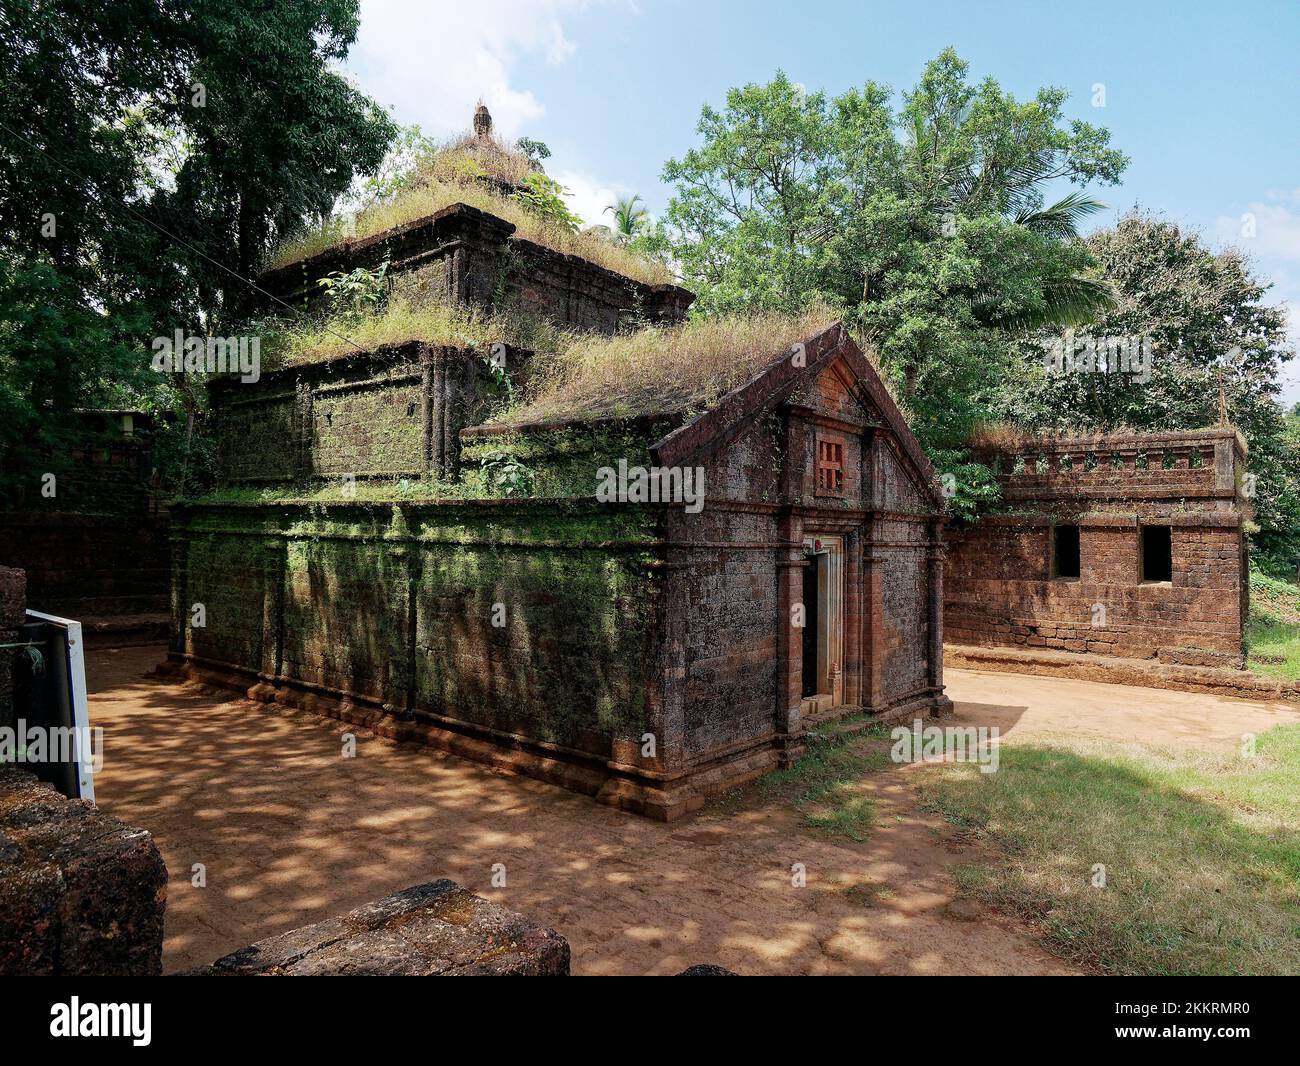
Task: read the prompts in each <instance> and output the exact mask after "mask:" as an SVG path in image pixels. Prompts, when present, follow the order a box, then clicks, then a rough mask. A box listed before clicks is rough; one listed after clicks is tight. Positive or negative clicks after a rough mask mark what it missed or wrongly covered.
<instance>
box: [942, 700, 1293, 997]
mask: <svg viewBox="0 0 1300 1066" xmlns="http://www.w3.org/2000/svg"><path fill="white" fill-rule="evenodd" d="M921 789H922V795H923V799H924V802H925V803H926V805H927V806H928V807H929V808H930V809H933V810H935V811H937V812H939V813H940V814H941V815H942V816H943V817H944V818H946V819H947V820H948V821H950V822H951V823H953V824H955V825H958V826H961V827H963V828H965V829H968V830H970V831H972V832H974V833H976V834H977V835H979V836H981V837H983V838H984V839H985V840H987V841H988V842H989V843H990V844H992V845H993V846H994V850H995V852H996V853H997V854H998V855H999V858H997V859H996V860H995V861H993V862H992V863H991V864H985V865H978V866H964V867H960V868H959V871H958V882H959V885H960V887H961V888H962V889H963V890H964V891H965V892H966V893H968V894H970V895H972V896H975V897H977V898H980V899H983V900H985V901H986V902H988V903H990V904H992V905H993V906H995V907H997V908H1000V909H1002V910H1004V911H1007V912H1009V913H1013V914H1016V915H1018V916H1019V917H1021V918H1022V919H1024V920H1026V921H1028V922H1029V923H1030V924H1031V925H1033V926H1034V927H1036V928H1037V929H1038V930H1039V932H1040V933H1041V934H1042V935H1043V936H1044V937H1045V939H1046V940H1047V941H1048V942H1049V943H1050V945H1051V946H1052V947H1053V949H1054V950H1055V951H1056V952H1057V953H1059V954H1060V955H1062V956H1063V957H1065V958H1067V959H1070V960H1071V961H1073V962H1076V963H1078V964H1080V965H1081V966H1084V967H1086V968H1089V969H1093V970H1098V971H1101V972H1105V973H1115V974H1285V973H1291V974H1294V973H1298V972H1300V726H1282V727H1278V728H1275V729H1273V730H1270V731H1269V732H1268V733H1265V734H1263V735H1262V736H1260V737H1259V738H1258V741H1257V747H1256V752H1255V754H1254V755H1253V756H1246V755H1245V754H1243V753H1236V752H1234V753H1229V754H1219V755H1211V754H1206V753H1201V752H1187V751H1169V750H1163V749H1156V748H1150V747H1146V746H1142V745H1137V744H1118V743H1111V742H1103V741H1099V740H1098V741H1089V740H1082V739H1078V738H1062V739H1060V740H1055V739H1053V740H1052V742H1051V743H1043V744H1039V745H1034V746H1024V747H1020V746H1006V747H1004V748H1003V749H1002V753H1001V767H1000V769H999V770H998V772H997V773H993V774H980V773H978V772H977V770H976V768H975V767H974V766H972V765H969V764H966V765H962V764H947V765H943V766H936V767H934V768H932V769H927V770H926V771H925V772H924V773H923V775H922V777H921ZM1098 865H1104V867H1105V886H1104V887H1094V885H1093V879H1094V875H1095V868H1096V867H1097V866H1098Z"/></svg>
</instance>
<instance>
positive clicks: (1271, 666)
mask: <svg viewBox="0 0 1300 1066" xmlns="http://www.w3.org/2000/svg"><path fill="white" fill-rule="evenodd" d="M1246 665H1247V666H1249V667H1250V669H1251V670H1252V671H1253V672H1254V673H1256V674H1259V675H1260V676H1262V677H1282V678H1289V679H1292V680H1300V587H1297V586H1295V585H1292V584H1290V583H1289V582H1286V581H1279V580H1278V579H1277V578H1272V577H1267V576H1266V575H1264V574H1261V573H1259V572H1258V571H1251V575H1250V619H1249V620H1248V622H1247V624H1246Z"/></svg>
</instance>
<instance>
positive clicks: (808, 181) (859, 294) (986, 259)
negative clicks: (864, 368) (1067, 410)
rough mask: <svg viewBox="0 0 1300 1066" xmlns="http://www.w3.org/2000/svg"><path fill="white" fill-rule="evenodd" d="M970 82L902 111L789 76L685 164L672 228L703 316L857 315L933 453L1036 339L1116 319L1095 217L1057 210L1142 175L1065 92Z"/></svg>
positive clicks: (714, 127)
mask: <svg viewBox="0 0 1300 1066" xmlns="http://www.w3.org/2000/svg"><path fill="white" fill-rule="evenodd" d="M967 75H968V68H967V65H966V64H965V63H964V62H963V61H962V60H961V59H959V58H958V57H957V56H956V54H955V53H954V52H952V51H951V50H948V51H945V52H943V53H942V54H941V55H940V56H938V57H937V58H936V59H935V60H933V61H932V62H931V63H929V64H928V65H927V67H926V69H925V72H924V74H923V76H922V78H921V80H920V82H919V83H918V85H917V86H916V88H915V89H914V90H913V91H912V92H910V93H908V94H906V95H905V96H904V97H903V98H902V101H901V104H899V105H897V106H895V105H894V103H893V101H892V94H891V93H890V91H889V90H888V89H887V88H885V87H883V86H880V85H878V84H876V83H874V82H867V83H866V85H865V86H864V87H863V88H862V89H860V90H857V89H855V90H851V91H849V92H846V93H844V94H843V95H841V96H838V97H835V98H834V99H831V98H828V97H827V96H826V94H824V93H821V92H806V91H805V90H803V89H802V88H801V87H799V86H797V85H795V84H793V83H792V82H791V81H790V80H789V79H788V78H787V77H786V76H785V75H784V74H781V73H778V74H777V76H776V77H775V78H774V79H773V80H772V81H771V82H769V83H768V84H766V85H747V86H745V87H743V88H739V89H733V90H731V91H730V92H729V93H728V94H727V100H726V106H725V109H724V110H722V111H717V110H715V109H713V108H712V107H709V106H705V107H704V108H703V110H702V112H701V117H700V122H699V125H698V131H699V133H700V135H701V139H702V143H701V145H700V146H699V147H697V148H694V149H692V150H691V151H689V152H687V153H686V155H685V156H684V157H683V158H682V159H680V160H669V161H668V163H667V164H666V165H665V167H664V178H665V180H667V181H669V182H672V183H673V184H674V185H675V188H676V191H675V195H674V196H673V198H672V199H671V201H670V203H669V207H668V211H667V213H666V219H665V225H663V226H661V227H659V228H658V229H657V230H656V235H657V238H658V240H659V244H660V247H661V250H662V251H663V253H664V254H666V255H669V256H671V257H672V258H673V259H674V261H676V262H677V263H679V264H680V266H681V269H682V271H683V273H684V275H685V278H686V281H687V284H689V285H693V286H694V287H696V288H697V289H698V290H699V294H700V295H699V300H698V302H697V307H698V308H699V311H700V312H702V313H710V312H713V311H719V310H737V309H746V308H776V309H791V310H793V309H796V308H798V307H800V306H802V305H804V304H806V303H807V302H809V301H810V300H814V299H818V300H824V301H827V302H829V303H831V304H832V305H833V306H836V307H838V308H839V309H840V310H841V311H842V312H843V313H844V315H845V317H846V319H848V321H849V323H850V324H851V325H852V326H855V327H857V328H858V329H860V330H861V331H862V332H864V333H865V334H866V335H867V336H868V338H869V339H870V340H871V341H872V342H873V343H874V345H875V347H876V348H877V350H878V353H879V355H880V358H881V362H882V365H883V368H884V369H885V371H886V373H887V374H888V375H889V376H890V378H891V379H892V381H893V383H894V385H895V387H896V388H897V389H898V391H899V392H900V393H901V396H902V399H903V402H904V403H905V405H906V406H907V407H908V408H909V409H910V410H909V413H910V414H911V415H912V421H913V427H914V429H915V430H916V431H917V433H918V435H919V436H920V437H921V438H922V440H923V442H924V443H926V445H927V446H929V447H931V448H932V449H933V448H940V447H951V446H953V445H955V444H957V443H959V442H961V441H962V440H964V438H965V436H966V433H967V431H968V429H969V427H970V425H971V424H972V423H973V422H975V421H976V420H977V419H978V418H980V417H982V416H983V415H985V414H986V413H987V409H988V400H989V398H990V395H991V391H990V390H991V387H994V386H996V384H997V383H998V381H1000V378H1001V372H1002V370H1003V368H1005V366H1006V365H1007V363H1008V360H1009V358H1010V357H1011V354H1012V350H1013V344H1012V342H1013V341H1014V339H1015V337H1016V336H1018V335H1020V334H1022V333H1023V332H1024V331H1025V330H1026V329H1028V328H1032V327H1034V326H1037V325H1040V324H1042V323H1044V322H1068V321H1086V320H1087V319H1088V318H1089V317H1090V316H1092V315H1093V314H1095V313H1097V311H1098V310H1099V309H1100V308H1101V307H1104V306H1105V304H1106V302H1107V300H1108V297H1109V294H1108V292H1107V290H1106V287H1105V286H1104V285H1103V284H1099V283H1098V282H1097V280H1096V279H1095V278H1093V277H1091V276H1090V275H1089V274H1088V273H1087V272H1088V270H1089V269H1090V259H1089V256H1088V254H1087V252H1086V250H1085V249H1084V248H1083V246H1082V245H1081V244H1080V243H1079V242H1078V241H1076V240H1072V239H1070V237H1071V233H1072V232H1073V225H1074V224H1075V223H1077V221H1078V219H1079V218H1081V217H1082V216H1083V215H1084V214H1086V213H1087V212H1089V211H1090V210H1094V209H1095V206H1094V205H1095V201H1092V200H1091V199H1089V198H1086V197H1074V198H1070V197H1066V198H1065V199H1063V200H1058V201H1057V202H1056V203H1054V204H1052V205H1050V206H1045V205H1046V196H1047V193H1048V192H1049V191H1051V190H1052V189H1053V188H1054V187H1056V186H1057V185H1059V184H1060V183H1061V182H1066V183H1074V184H1077V185H1080V186H1082V185H1087V184H1088V183H1091V182H1099V183H1102V184H1106V183H1114V182H1115V181H1116V180H1117V179H1118V177H1119V175H1120V173H1121V172H1122V170H1123V168H1124V166H1125V165H1126V163H1127V160H1126V159H1125V157H1124V156H1123V155H1122V154H1121V153H1119V152H1117V151H1115V150H1114V149H1111V148H1110V147H1108V142H1109V135H1108V134H1107V133H1106V131H1105V130H1102V129H1098V128H1095V127H1093V126H1090V125H1088V124H1087V123H1084V122H1079V121H1072V122H1067V121H1066V120H1065V118H1064V114H1063V107H1064V103H1065V99H1066V97H1065V94H1064V93H1063V92H1062V91H1060V90H1058V89H1050V88H1049V89H1043V90H1040V91H1039V92H1038V94H1037V95H1036V96H1035V98H1034V99H1033V100H1032V101H1029V102H1027V103H1019V102H1017V101H1016V100H1015V99H1014V98H1013V97H1012V96H1011V95H1009V94H1007V93H1005V92H1003V90H1002V89H1001V88H1000V87H999V86H998V84H997V82H995V81H993V80H992V79H986V80H985V81H983V82H981V83H980V84H979V85H971V84H970V83H969V82H968V77H967Z"/></svg>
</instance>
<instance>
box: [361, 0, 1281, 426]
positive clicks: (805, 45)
mask: <svg viewBox="0 0 1300 1066" xmlns="http://www.w3.org/2000/svg"><path fill="white" fill-rule="evenodd" d="M949 45H952V46H953V47H955V48H956V49H957V51H958V53H959V54H960V55H961V56H962V57H963V58H964V59H966V60H967V61H968V62H969V63H970V64H971V73H972V76H974V77H977V78H982V77H984V76H986V75H992V76H993V77H995V78H996V79H997V80H998V81H999V82H1001V84H1002V86H1003V88H1005V89H1008V90H1010V91H1011V92H1012V93H1014V94H1015V95H1016V96H1017V97H1019V98H1025V97H1029V96H1032V95H1033V93H1034V92H1035V91H1036V90H1037V89H1038V88H1039V87H1040V86H1042V85H1056V86H1060V87H1061V88H1063V89H1065V90H1066V91H1068V92H1069V93H1070V101H1069V103H1068V104H1067V112H1068V114H1069V115H1070V116H1072V117H1078V118H1081V119H1084V120H1086V121H1089V122H1092V123H1095V124H1099V125H1103V126H1105V127H1107V128H1108V129H1110V131H1111V134H1112V143H1113V144H1114V145H1115V146H1116V147H1118V148H1120V149H1121V150H1123V151H1124V152H1125V153H1127V154H1128V155H1129V156H1130V157H1131V160H1132V162H1131V164H1130V166H1129V168H1128V170H1127V171H1126V172H1125V175H1124V179H1123V183H1122V184H1121V185H1119V186H1117V187H1114V188H1105V189H1098V190H1096V191H1097V194H1098V195H1099V197H1100V198H1101V199H1102V200H1104V201H1106V202H1107V203H1108V204H1110V205H1112V209H1111V210H1110V211H1109V212H1107V213H1106V214H1104V215H1101V216H1098V217H1097V220H1096V221H1095V223H1094V224H1096V225H1106V224H1108V223H1109V222H1110V221H1112V220H1113V218H1114V216H1115V214H1116V213H1117V212H1118V211H1122V210H1124V209H1126V208H1128V207H1131V206H1133V205H1134V204H1135V203H1137V204H1141V205H1142V206H1144V207H1146V208H1150V209H1153V210H1158V211H1161V212H1163V213H1164V214H1165V215H1167V216H1168V217H1169V218H1171V219H1174V220H1176V221H1177V222H1179V223H1180V224H1183V225H1185V226H1189V227H1192V228H1194V229H1196V230H1198V231H1199V232H1201V233H1202V234H1203V235H1204V236H1205V237H1206V238H1207V239H1208V240H1209V241H1210V243H1211V244H1212V245H1213V246H1215V247H1222V246H1223V245H1224V244H1225V243H1228V242H1231V243H1236V244H1238V245H1240V246H1241V247H1242V248H1243V249H1245V250H1246V251H1247V252H1248V253H1249V254H1250V255H1251V256H1252V258H1253V260H1254V262H1255V264H1256V267H1257V270H1258V272H1259V274H1260V275H1261V276H1262V277H1264V278H1266V279H1268V280H1270V281H1272V282H1273V283H1274V288H1273V290H1272V291H1271V292H1270V293H1269V296H1268V299H1269V300H1270V301H1271V302H1277V303H1285V304H1286V305H1287V306H1288V308H1289V310H1290V312H1291V323H1292V335H1293V337H1295V338H1297V340H1300V3H1298V2H1297V0H1246V2H1237V3H1231V4H1230V3H1226V2H1224V0H1182V2H1181V3H1162V2H1161V3H1137V2H1133V0H1130V2H1129V3H1116V2H1110V0H1092V2H1090V3H1088V4H1077V3H1060V2H1040V3H1028V2H1019V3H1017V2H1010V3H979V4H976V3H969V2H968V3H957V2H935V0H914V2H912V3H902V2H893V0H870V2H860V3H810V4H805V5H803V6H799V5H796V4H790V3H785V4H782V3H767V2H749V3H730V2H728V3H721V2H719V3H709V2H698V3H690V2H687V0H637V2H636V3H631V2H627V0H608V2H603V3H602V2H595V0H476V2H474V3H466V2H464V0H460V2H449V0H434V2H430V0H362V7H361V34H360V37H359V39H358V42H357V45H356V47H355V48H354V49H353V52H352V55H351V57H350V58H349V61H348V68H349V70H350V71H351V72H352V73H353V75H355V77H356V79H357V81H358V82H359V83H360V85H361V86H362V87H363V88H364V89H366V90H367V91H368V92H370V93H371V94H372V95H373V96H374V97H375V98H376V99H377V100H379V101H380V102H381V103H383V104H385V105H386V106H391V107H392V109H393V112H394V114H395V116H396V117H397V119H398V120H399V121H401V122H404V123H410V122H418V123H419V124H420V125H421V126H422V127H423V128H424V129H425V131H426V132H428V133H433V134H438V135H443V134H446V133H449V132H453V131H457V132H458V131H460V130H461V129H464V128H466V127H467V126H468V124H469V117H470V113H471V112H472V109H473V105H474V102H475V100H476V99H477V98H478V97H479V96H482V97H484V98H485V99H486V100H487V101H488V104H489V107H491V109H492V111H493V114H494V115H495V116H496V119H497V122H498V126H499V127H500V129H501V130H502V132H504V133H506V134H507V135H510V136H518V135H520V134H527V135H528V136H531V137H536V138H538V139H540V140H543V141H545V142H546V143H547V144H548V145H549V146H550V147H551V150H552V152H553V156H552V158H551V160H550V161H549V162H548V164H547V166H548V170H549V171H550V172H551V173H552V174H553V175H554V176H556V177H557V178H559V179H560V180H561V181H562V182H564V183H565V184H566V185H567V186H568V187H569V188H570V189H571V190H572V198H571V199H572V203H573V205H574V206H575V208H576V209H577V210H578V211H579V213H580V214H582V215H584V217H586V218H587V219H588V221H597V220H598V219H597V218H596V216H597V215H599V213H600V209H601V207H603V205H604V204H606V203H608V202H610V201H611V200H612V199H613V197H614V196H615V195H616V194H627V193H631V192H638V193H640V194H641V195H642V197H643V198H644V199H645V200H646V202H647V203H648V204H649V206H650V208H651V210H652V211H656V212H657V211H658V210H660V209H662V207H663V205H664V203H665V202H666V200H667V197H668V195H669V191H670V190H669V189H668V188H666V187H665V186H664V185H663V184H662V183H661V182H660V180H659V174H660V171H661V169H662V166H663V162H664V160H665V159H667V158H669V157H672V156H678V155H680V154H681V153H682V152H684V151H685V150H686V149H687V148H689V147H690V146H691V145H692V144H694V143H696V135H695V124H696V121H697V119H698V117H699V110H700V106H701V104H703V103H705V102H706V101H707V102H710V103H713V104H719V103H721V101H722V99H723V97H724V94H725V93H726V90H727V89H728V88H729V87H731V86H734V85H740V84H744V83H746V82H755V81H765V80H767V79H768V78H770V77H771V76H772V74H773V72H774V71H776V70H777V69H778V68H780V69H784V70H785V71H786V73H788V74H789V75H790V77H791V78H792V79H794V80H795V81H798V82H801V83H803V84H804V85H806V86H807V87H808V88H809V89H825V90H827V91H828V92H830V93H832V94H834V93H838V92H842V91H843V90H845V89H847V88H849V87H850V86H853V85H860V84H861V83H862V82H864V81H867V80H869V79H870V80H874V81H878V82H884V83H886V84H889V85H891V86H893V87H894V88H895V89H897V90H903V89H907V88H910V87H911V86H912V85H914V84H915V82H916V80H917V77H918V76H919V75H920V73H921V70H922V68H923V67H924V65H925V63H926V61H927V60H929V59H931V58H933V57H934V56H935V55H937V54H938V53H939V52H940V51H941V50H942V49H944V48H945V47H947V46H949ZM1097 85H1101V86H1104V91H1105V106H1104V107H1094V106H1093V102H1092V101H1093V97H1094V86H1097ZM1244 215H1249V216H1250V217H1251V220H1252V221H1253V228H1254V233H1253V236H1252V235H1245V234H1243V216H1244ZM1298 364H1300V359H1298V360H1295V361H1293V362H1292V363H1291V364H1289V365H1288V366H1287V368H1286V369H1285V371H1284V374H1285V378H1286V395H1287V399H1288V401H1289V402H1297V401H1300V365H1298Z"/></svg>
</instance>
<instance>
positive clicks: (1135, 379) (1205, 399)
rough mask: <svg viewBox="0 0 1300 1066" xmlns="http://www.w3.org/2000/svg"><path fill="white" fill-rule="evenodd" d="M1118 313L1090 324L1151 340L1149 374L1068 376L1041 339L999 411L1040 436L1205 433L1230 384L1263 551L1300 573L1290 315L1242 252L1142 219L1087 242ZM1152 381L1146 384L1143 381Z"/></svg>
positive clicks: (1026, 355)
mask: <svg viewBox="0 0 1300 1066" xmlns="http://www.w3.org/2000/svg"><path fill="white" fill-rule="evenodd" d="M1084 243H1085V245H1086V247H1087V249H1088V251H1089V253H1090V254H1091V255H1092V256H1093V258H1094V259H1095V260H1096V262H1097V264H1098V267H1099V269H1100V272H1101V276H1102V278H1103V279H1104V280H1105V281H1106V282H1107V283H1108V284H1109V285H1110V286H1111V287H1112V289H1113V290H1114V292H1115V294H1116V300H1115V304H1114V306H1113V307H1111V308H1110V309H1108V310H1107V311H1105V312H1104V313H1102V314H1101V315H1100V316H1099V317H1098V319H1097V321H1096V322H1095V323H1093V324H1092V325H1091V326H1090V327H1089V328H1088V331H1087V332H1088V334H1089V335H1090V336H1091V337H1092V338H1093V339H1094V340H1098V341H1107V340H1113V339H1131V340H1132V341H1134V342H1136V341H1138V340H1144V341H1149V342H1150V345H1151V365H1150V372H1149V374H1147V373H1142V374H1137V373H1123V372H1119V373H1101V372H1083V373H1078V372H1076V373H1058V372H1055V367H1053V366H1050V365H1048V362H1047V361H1045V360H1044V359H1043V357H1042V351H1041V348H1040V347H1039V342H1041V341H1045V340H1050V339H1051V338H1050V336H1048V335H1043V336H1040V337H1038V338H1036V341H1035V343H1031V344H1026V345H1024V346H1022V349H1021V352H1020V354H1019V356H1018V358H1017V360H1016V362H1015V363H1014V364H1013V370H1012V372H1011V373H1010V374H1009V375H1008V376H1007V378H1006V381H1005V384H1004V386H1003V388H1002V391H1001V398H1000V400H999V402H998V405H997V411H998V414H999V415H1000V416H1001V417H1003V418H1006V419H1007V420H1010V421H1012V422H1015V423H1018V424H1020V425H1024V426H1028V427H1032V428H1036V429H1078V428H1087V429H1098V430H1114V429H1123V428H1132V429H1138V430H1162V429H1199V428H1203V427H1207V426H1213V425H1216V424H1218V421H1219V398H1220V385H1222V387H1223V392H1224V396H1225V398H1226V403H1227V416H1228V420H1229V422H1230V423H1231V424H1232V425H1234V426H1236V427H1237V428H1238V429H1240V430H1241V431H1242V434H1243V435H1244V436H1245V438H1246V442H1247V445H1248V447H1249V468H1250V472H1251V473H1253V474H1254V475H1255V479H1254V482H1253V484H1254V488H1255V498H1254V507H1255V515H1256V523H1257V524H1258V526H1259V531H1258V533H1257V534H1255V544H1256V547H1257V548H1258V549H1259V551H1260V554H1261V558H1263V559H1264V560H1265V561H1267V562H1269V563H1270V564H1271V565H1272V566H1273V567H1274V568H1275V569H1279V570H1283V571H1286V572H1288V573H1294V570H1295V567H1296V566H1297V565H1300V449H1297V447H1296V444H1295V438H1294V435H1289V434H1288V433H1287V432H1286V428H1287V427H1286V422H1285V414H1284V411H1283V408H1282V406H1281V404H1280V402H1279V397H1280V394H1281V386H1280V383H1279V369H1280V367H1281V365H1282V364H1283V363H1284V362H1286V361H1287V360H1289V359H1291V358H1293V357H1294V355H1295V352H1294V350H1293V348H1292V347H1291V344H1290V343H1289V341H1288V338H1287V333H1286V313H1285V310H1284V309H1283V308H1282V307H1280V306H1276V305H1269V304H1267V303H1265V302H1264V297H1265V295H1266V292H1267V288H1268V287H1267V285H1265V284H1264V283H1262V282H1260V281H1259V279H1258V278H1256V277H1255V275H1254V273H1253V272H1252V270H1251V266H1250V263H1249V262H1248V261H1247V260H1246V258H1245V257H1244V256H1243V255H1242V254H1241V253H1240V252H1239V251H1238V250H1236V249H1233V248H1229V249H1227V250H1225V251H1222V252H1218V253H1215V252H1213V251H1211V250H1210V249H1209V248H1207V247H1206V246H1205V244H1204V243H1203V242H1202V241H1201V238H1200V237H1199V236H1198V235H1197V234H1196V233H1194V232H1188V231H1184V230H1183V229H1181V228H1180V227H1179V226H1178V225H1177V224H1175V223H1173V222H1170V221H1168V220H1166V219H1163V218H1160V217H1158V216H1155V215H1151V214H1148V213H1144V212H1141V211H1133V212H1130V213H1129V214H1127V215H1125V216H1124V217H1123V218H1121V219H1120V220H1119V222H1118V223H1117V224H1116V225H1115V227H1114V228H1110V229H1104V230H1099V231H1098V232H1096V233H1093V234H1092V235H1091V236H1089V237H1088V238H1087V239H1086V240H1085V242H1084ZM1144 378H1145V379H1147V380H1143V379H1144Z"/></svg>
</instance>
